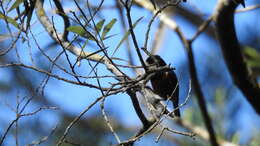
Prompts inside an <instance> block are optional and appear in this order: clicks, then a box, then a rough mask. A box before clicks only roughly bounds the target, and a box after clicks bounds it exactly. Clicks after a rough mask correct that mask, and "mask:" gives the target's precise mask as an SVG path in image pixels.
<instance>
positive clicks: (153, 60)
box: [146, 55, 181, 117]
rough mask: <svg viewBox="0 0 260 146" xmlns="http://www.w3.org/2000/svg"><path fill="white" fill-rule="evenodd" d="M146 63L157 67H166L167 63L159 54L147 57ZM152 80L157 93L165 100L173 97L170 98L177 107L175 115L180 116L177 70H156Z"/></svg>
mask: <svg viewBox="0 0 260 146" xmlns="http://www.w3.org/2000/svg"><path fill="white" fill-rule="evenodd" d="M146 64H147V65H149V66H155V67H164V66H166V65H167V64H166V63H165V61H164V60H163V59H162V58H161V57H160V56H159V55H150V56H149V57H148V58H147V59H146ZM150 81H151V84H152V88H153V91H154V93H155V94H158V95H159V96H160V97H161V98H163V99H164V100H167V99H168V98H171V99H170V100H171V102H172V104H173V107H174V109H175V110H174V115H175V116H176V117H180V116H181V114H180V110H179V108H178V109H176V108H177V107H178V106H179V84H178V78H177V76H176V74H175V72H174V71H173V70H172V71H166V72H156V73H155V74H154V75H152V77H151V78H150ZM173 92H174V93H173Z"/></svg>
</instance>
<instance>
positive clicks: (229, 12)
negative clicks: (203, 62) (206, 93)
mask: <svg viewBox="0 0 260 146" xmlns="http://www.w3.org/2000/svg"><path fill="white" fill-rule="evenodd" d="M237 6H238V4H236V3H234V2H233V1H230V0H219V3H218V5H217V7H216V10H215V14H216V16H215V21H216V29H217V30H216V31H217V36H218V39H219V42H220V45H221V49H222V53H223V56H224V59H225V62H226V64H227V67H228V69H229V71H230V74H231V76H232V79H233V81H234V83H235V84H236V85H237V87H238V88H239V89H240V90H241V92H242V93H243V94H244V96H245V98H246V99H247V100H248V102H249V103H250V104H251V105H252V106H253V108H254V109H255V111H256V112H257V113H258V114H260V102H259V100H260V88H259V87H258V85H257V82H256V80H255V79H253V77H252V76H251V73H250V72H249V70H248V67H247V65H246V63H245V61H244V58H243V55H242V52H241V47H240V45H239V42H238V39H237V36H236V30H235V25H234V13H235V9H236V7H237Z"/></svg>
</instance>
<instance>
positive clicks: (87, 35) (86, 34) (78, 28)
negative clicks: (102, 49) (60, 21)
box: [67, 26, 94, 40]
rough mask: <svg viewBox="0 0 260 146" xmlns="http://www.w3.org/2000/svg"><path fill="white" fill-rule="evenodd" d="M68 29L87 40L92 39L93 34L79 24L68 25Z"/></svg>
mask: <svg viewBox="0 0 260 146" xmlns="http://www.w3.org/2000/svg"><path fill="white" fill-rule="evenodd" d="M67 30H68V31H71V32H74V33H76V34H78V35H80V36H82V37H84V38H87V39H89V40H94V38H93V36H92V35H91V34H90V33H89V32H88V31H86V30H85V29H84V28H82V27H81V26H70V27H68V28H67Z"/></svg>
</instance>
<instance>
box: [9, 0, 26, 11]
mask: <svg viewBox="0 0 260 146" xmlns="http://www.w3.org/2000/svg"><path fill="white" fill-rule="evenodd" d="M22 2H23V0H16V1H15V2H14V4H13V5H12V6H11V8H10V9H9V10H8V12H10V11H12V10H13V9H15V8H17V7H18V6H19V5H20V4H21V3H22Z"/></svg>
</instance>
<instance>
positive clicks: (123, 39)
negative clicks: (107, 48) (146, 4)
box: [112, 17, 143, 56]
mask: <svg viewBox="0 0 260 146" xmlns="http://www.w3.org/2000/svg"><path fill="white" fill-rule="evenodd" d="M142 19H143V17H140V18H139V19H137V20H136V21H135V23H134V24H133V29H134V28H135V27H136V26H137V24H138V23H139V22H140V21H141V20H142ZM129 34H130V29H129V30H128V31H127V32H126V33H125V35H124V36H123V38H122V39H121V40H120V42H119V44H118V45H117V46H116V48H115V51H114V52H113V54H112V56H113V55H114V54H115V53H116V51H117V50H118V48H119V47H120V46H121V45H122V44H123V42H124V41H125V40H126V39H127V37H128V36H129Z"/></svg>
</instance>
